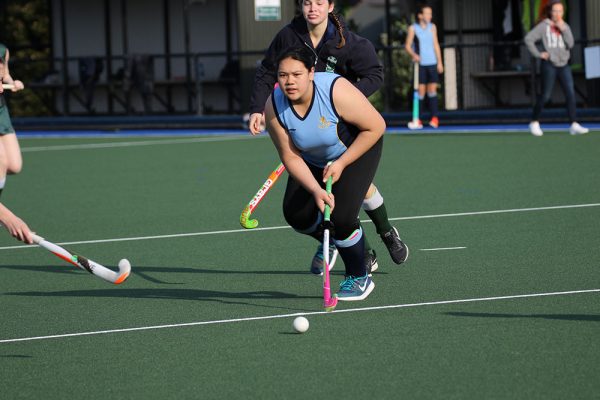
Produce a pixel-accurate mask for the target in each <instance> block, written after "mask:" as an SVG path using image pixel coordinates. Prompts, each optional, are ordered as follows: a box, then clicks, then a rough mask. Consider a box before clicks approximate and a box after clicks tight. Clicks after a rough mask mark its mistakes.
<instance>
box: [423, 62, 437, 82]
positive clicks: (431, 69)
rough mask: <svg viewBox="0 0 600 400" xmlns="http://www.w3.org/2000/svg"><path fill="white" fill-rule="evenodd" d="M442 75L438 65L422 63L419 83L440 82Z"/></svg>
mask: <svg viewBox="0 0 600 400" xmlns="http://www.w3.org/2000/svg"><path fill="white" fill-rule="evenodd" d="M439 81H440V76H439V74H438V71H437V65H420V66H419V84H420V85H426V84H428V83H438V82H439Z"/></svg>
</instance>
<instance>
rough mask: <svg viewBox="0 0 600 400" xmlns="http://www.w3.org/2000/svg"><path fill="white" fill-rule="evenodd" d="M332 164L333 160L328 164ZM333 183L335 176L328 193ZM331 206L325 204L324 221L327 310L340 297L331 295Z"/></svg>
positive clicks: (333, 307)
mask: <svg viewBox="0 0 600 400" xmlns="http://www.w3.org/2000/svg"><path fill="white" fill-rule="evenodd" d="M328 165H331V162H330V163H329V164H328ZM332 183H333V177H331V176H330V177H329V179H327V185H326V186H325V190H327V194H331V185H332ZM330 218H331V208H330V207H329V205H328V204H325V214H324V218H323V220H324V222H323V228H324V229H323V263H324V265H323V307H324V308H325V311H333V310H334V309H335V306H337V302H338V298H337V295H333V296H332V295H331V282H330V281H329V230H330V229H332V228H333V224H332V223H331V219H330Z"/></svg>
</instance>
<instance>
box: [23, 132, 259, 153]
mask: <svg viewBox="0 0 600 400" xmlns="http://www.w3.org/2000/svg"><path fill="white" fill-rule="evenodd" d="M249 139H252V136H250V135H248V136H218V137H212V136H211V137H201V138H184V139H159V140H156V139H155V140H141V141H134V142H109V143H87V144H85V143H83V144H68V145H57V146H37V147H35V146H31V147H22V148H21V152H22V153H31V152H38V151H56V150H86V149H105V148H115V147H136V146H155V145H165V144H185V143H201V142H223V141H231V140H249Z"/></svg>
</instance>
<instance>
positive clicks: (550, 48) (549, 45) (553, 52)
mask: <svg viewBox="0 0 600 400" xmlns="http://www.w3.org/2000/svg"><path fill="white" fill-rule="evenodd" d="M553 25H554V24H553V23H552V20H550V19H549V18H546V19H545V20H543V21H542V22H540V23H539V24H537V25H536V26H535V27H534V28H533V29H532V30H531V31H530V32H529V33H528V34H527V35H526V36H525V44H526V45H527V48H528V49H529V52H530V53H531V54H532V55H533V56H534V57H536V58H540V56H541V53H542V52H544V51H545V52H548V54H550V58H549V61H550V62H551V63H552V65H554V66H555V67H563V66H565V65H567V63H568V62H569V58H570V57H571V48H573V45H574V44H575V40H574V39H573V33H572V32H571V28H570V27H569V25H567V24H566V23H565V30H564V31H562V32H561V31H560V30H559V29H558V28H556V27H554V26H553ZM540 40H541V41H542V46H541V48H540V49H538V47H537V46H536V44H537V43H538V42H539V41H540Z"/></svg>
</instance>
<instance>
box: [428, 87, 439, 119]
mask: <svg viewBox="0 0 600 400" xmlns="http://www.w3.org/2000/svg"><path fill="white" fill-rule="evenodd" d="M427 100H428V102H429V111H431V118H433V117H437V115H438V97H437V93H435V94H434V95H433V96H430V95H429V94H427Z"/></svg>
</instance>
